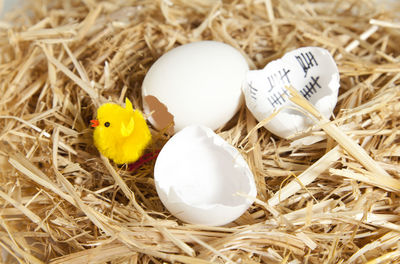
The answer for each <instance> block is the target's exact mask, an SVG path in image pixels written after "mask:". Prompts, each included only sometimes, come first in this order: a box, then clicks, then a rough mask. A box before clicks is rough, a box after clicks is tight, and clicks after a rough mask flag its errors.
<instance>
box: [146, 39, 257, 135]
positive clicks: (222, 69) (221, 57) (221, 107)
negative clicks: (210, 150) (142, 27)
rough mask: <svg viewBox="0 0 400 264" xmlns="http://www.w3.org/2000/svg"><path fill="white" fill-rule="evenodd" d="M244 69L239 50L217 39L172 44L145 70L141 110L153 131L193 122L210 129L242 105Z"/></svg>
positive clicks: (227, 118)
mask: <svg viewBox="0 0 400 264" xmlns="http://www.w3.org/2000/svg"><path fill="white" fill-rule="evenodd" d="M248 70H249V66H248V64H247V62H246V60H245V58H244V57H243V56H242V54H241V53H240V52H239V51H238V50H236V49H235V48H233V47H232V46H230V45H227V44H225V43H222V42H217V41H199V42H193V43H189V44H185V45H182V46H179V47H177V48H174V49H172V50H170V51H168V52H167V53H165V54H164V55H162V56H161V57H160V58H159V59H158V60H157V61H156V62H155V63H154V64H153V65H152V66H151V67H150V69H149V71H148V72H147V73H146V76H145V78H144V80H143V84H142V97H143V108H144V112H145V114H146V115H148V116H149V117H148V120H149V121H150V123H151V124H152V125H153V126H154V127H155V128H156V129H158V130H162V129H165V128H166V127H168V126H169V125H171V124H172V123H173V124H174V126H173V130H174V131H175V132H177V131H179V130H181V129H183V128H184V127H186V126H189V125H193V124H201V125H204V126H207V127H209V128H211V129H212V130H216V129H217V128H219V127H221V126H223V125H224V124H225V123H227V122H228V121H229V120H230V119H231V118H232V117H233V116H234V115H235V113H236V112H237V111H238V110H239V108H240V106H241V105H242V103H243V94H242V90H241V89H242V84H243V81H244V79H245V75H246V73H247V71H248Z"/></svg>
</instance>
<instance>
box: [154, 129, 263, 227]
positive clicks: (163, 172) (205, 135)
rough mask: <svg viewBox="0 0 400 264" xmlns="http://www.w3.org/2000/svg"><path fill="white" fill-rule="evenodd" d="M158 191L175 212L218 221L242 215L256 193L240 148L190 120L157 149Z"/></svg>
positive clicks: (199, 220) (204, 222) (206, 222)
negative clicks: (188, 123)
mask: <svg viewBox="0 0 400 264" xmlns="http://www.w3.org/2000/svg"><path fill="white" fill-rule="evenodd" d="M154 180H155V185H156V189H157V193H158V195H159V197H160V199H161V201H162V203H163V204H164V205H165V207H166V208H167V209H168V210H169V211H170V212H171V213H172V214H173V215H174V216H176V217H177V218H179V219H181V220H182V221H185V222H188V223H192V224H202V225H210V226H219V225H224V224H227V223H230V222H232V221H234V220H235V219H237V218H238V217H240V216H241V215H242V214H243V213H244V212H245V211H246V210H247V209H248V208H249V206H250V205H251V204H252V203H253V199H252V198H254V197H256V195H257V191H256V185H255V182H254V176H253V174H252V172H251V170H250V168H249V167H248V165H247V163H246V161H245V160H244V159H243V157H242V156H241V155H240V153H239V152H238V150H237V149H236V148H234V147H233V146H231V145H230V144H229V143H228V142H226V141H225V140H224V139H222V138H221V137H220V136H218V135H217V134H215V133H214V132H213V131H212V130H211V129H209V128H206V127H204V126H197V125H193V126H189V127H186V128H184V129H183V130H181V131H180V132H178V133H176V134H175V135H174V136H173V137H172V138H171V139H170V140H169V141H168V142H167V143H166V144H165V146H164V147H163V148H162V149H161V152H160V154H159V155H158V158H157V160H156V164H155V167H154Z"/></svg>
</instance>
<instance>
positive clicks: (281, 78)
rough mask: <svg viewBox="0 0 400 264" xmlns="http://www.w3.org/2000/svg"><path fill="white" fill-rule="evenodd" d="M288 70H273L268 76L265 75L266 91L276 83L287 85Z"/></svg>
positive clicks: (270, 89) (271, 88) (288, 82)
mask: <svg viewBox="0 0 400 264" xmlns="http://www.w3.org/2000/svg"><path fill="white" fill-rule="evenodd" d="M289 72H290V70H286V69H285V68H283V69H281V70H279V71H278V72H275V73H273V74H271V75H269V76H267V80H268V84H269V89H268V92H269V93H270V92H271V91H272V90H273V89H274V88H275V87H276V86H277V85H279V84H280V85H282V86H283V85H288V84H290V80H289V75H288V74H289Z"/></svg>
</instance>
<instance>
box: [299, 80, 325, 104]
mask: <svg viewBox="0 0 400 264" xmlns="http://www.w3.org/2000/svg"><path fill="white" fill-rule="evenodd" d="M318 80H319V76H318V77H317V78H314V77H313V76H312V77H311V81H310V82H309V83H308V84H306V86H305V87H304V88H303V89H301V90H300V93H301V95H303V97H304V98H306V99H307V100H309V99H310V98H311V95H313V94H314V93H316V92H317V89H316V87H318V88H321V85H320V84H319V83H318Z"/></svg>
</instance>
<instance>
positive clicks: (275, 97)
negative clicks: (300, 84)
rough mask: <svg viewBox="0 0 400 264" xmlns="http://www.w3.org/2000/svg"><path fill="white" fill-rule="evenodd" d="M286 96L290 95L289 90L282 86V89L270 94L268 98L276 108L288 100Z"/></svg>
mask: <svg viewBox="0 0 400 264" xmlns="http://www.w3.org/2000/svg"><path fill="white" fill-rule="evenodd" d="M286 96H289V92H288V91H287V90H286V89H285V88H281V89H280V91H277V92H275V93H273V94H272V95H270V96H269V97H268V98H267V100H268V102H269V103H270V104H271V106H272V108H276V107H277V106H279V105H282V104H283V103H284V102H286Z"/></svg>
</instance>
